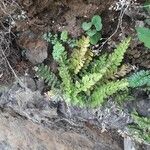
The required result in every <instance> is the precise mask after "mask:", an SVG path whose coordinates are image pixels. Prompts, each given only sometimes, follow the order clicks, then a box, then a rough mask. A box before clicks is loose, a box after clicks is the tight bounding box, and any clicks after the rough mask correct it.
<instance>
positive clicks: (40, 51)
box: [25, 39, 48, 65]
mask: <svg viewBox="0 0 150 150" xmlns="http://www.w3.org/2000/svg"><path fill="white" fill-rule="evenodd" d="M25 49H26V57H27V59H28V60H29V61H30V62H31V63H33V64H34V65H36V64H38V63H42V62H43V61H44V60H45V59H46V58H47V56H48V54H47V43H46V42H45V41H42V40H38V39H37V40H35V41H29V42H28V43H27V45H26V47H25Z"/></svg>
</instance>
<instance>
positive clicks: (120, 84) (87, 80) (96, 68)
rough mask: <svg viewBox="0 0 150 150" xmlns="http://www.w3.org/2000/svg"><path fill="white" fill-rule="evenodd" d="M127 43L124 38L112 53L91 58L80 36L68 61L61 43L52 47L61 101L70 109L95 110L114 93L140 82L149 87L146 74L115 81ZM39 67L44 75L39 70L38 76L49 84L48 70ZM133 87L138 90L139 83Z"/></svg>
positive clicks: (87, 41) (84, 41) (84, 38)
mask: <svg viewBox="0 0 150 150" xmlns="http://www.w3.org/2000/svg"><path fill="white" fill-rule="evenodd" d="M129 43H130V38H127V39H125V40H124V41H123V42H121V43H120V44H119V45H118V46H117V47H116V49H115V50H114V52H113V53H111V54H103V55H102V56H99V57H96V58H94V56H93V53H92V51H91V50H90V48H89V47H90V39H89V37H84V36H83V37H82V38H81V39H79V40H78V41H77V42H76V48H74V49H73V52H72V54H71V56H70V57H69V58H68V55H67V52H66V50H65V47H64V46H63V44H62V42H61V41H57V42H56V43H55V45H54V46H53V52H52V55H53V58H54V60H55V61H57V63H58V65H59V66H58V72H59V73H58V77H57V80H58V79H59V80H60V89H61V91H62V93H63V98H64V100H65V101H66V102H68V103H72V104H74V105H79V106H88V107H97V106H99V105H101V104H102V103H103V102H104V100H105V99H107V98H108V97H109V96H111V95H113V94H114V93H116V92H118V91H120V90H125V89H127V88H128V87H135V83H136V82H139V81H140V80H142V79H143V78H144V80H145V81H144V83H142V85H144V84H148V85H149V80H148V79H145V78H146V77H148V78H149V75H148V73H147V71H145V72H143V74H142V73H140V72H139V73H137V74H139V78H138V77H137V76H136V74H134V75H133V76H131V77H129V78H123V77H122V76H119V77H120V79H118V78H116V77H115V76H116V74H117V72H119V71H120V69H119V67H120V66H122V65H121V62H122V59H123V58H124V54H125V52H126V50H127V48H128V46H129ZM42 67H43V70H44V71H41V70H42V69H40V68H39V72H40V75H41V76H43V77H44V79H45V81H51V80H50V79H52V80H53V79H54V78H50V77H48V74H50V76H53V75H54V74H51V73H50V72H49V70H48V72H46V70H45V68H44V66H43V65H42ZM46 68H47V67H46ZM41 72H42V73H41ZM118 74H119V73H118ZM113 77H114V78H113ZM55 79H56V78H55ZM137 80H138V81H137ZM50 83H51V82H50ZM137 86H141V83H140V84H137Z"/></svg>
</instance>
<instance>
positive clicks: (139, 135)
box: [129, 112, 150, 144]
mask: <svg viewBox="0 0 150 150" xmlns="http://www.w3.org/2000/svg"><path fill="white" fill-rule="evenodd" d="M132 118H133V119H134V124H132V125H129V129H130V132H131V134H132V135H133V136H134V137H135V138H136V139H137V140H139V141H140V142H143V141H144V142H146V143H148V144H150V118H148V117H141V116H139V115H138V113H137V112H134V113H132Z"/></svg>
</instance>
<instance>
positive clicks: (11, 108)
mask: <svg viewBox="0 0 150 150" xmlns="http://www.w3.org/2000/svg"><path fill="white" fill-rule="evenodd" d="M58 105H59V107H58ZM60 105H61V108H62V107H63V103H60V102H59V104H58V103H57V102H52V101H50V100H48V99H47V98H45V97H43V96H41V94H40V93H39V92H38V91H34V92H33V91H31V90H30V89H29V88H22V87H21V86H19V85H18V84H15V85H14V86H12V87H11V88H10V89H8V90H7V91H6V92H4V93H3V94H2V93H1V97H0V149H1V150H57V149H58V150H74V149H75V150H81V149H82V150H91V149H93V150H94V149H95V150H101V149H103V150H121V149H123V138H121V137H120V136H119V135H118V134H117V132H116V131H109V132H104V133H101V128H100V127H98V126H96V125H94V124H93V123H94V120H93V119H91V121H90V120H86V119H83V118H80V119H79V118H78V121H77V118H76V117H75V116H76V115H75V113H74V116H73V115H72V116H69V115H68V114H67V111H62V110H61V109H60ZM58 109H60V110H58ZM63 110H64V108H63ZM71 114H72V113H71ZM80 116H82V115H80ZM87 116H88V113H87Z"/></svg>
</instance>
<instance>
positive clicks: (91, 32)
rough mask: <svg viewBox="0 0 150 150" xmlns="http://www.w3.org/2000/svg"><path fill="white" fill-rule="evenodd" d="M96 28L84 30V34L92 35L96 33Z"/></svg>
mask: <svg viewBox="0 0 150 150" xmlns="http://www.w3.org/2000/svg"><path fill="white" fill-rule="evenodd" d="M96 32H97V31H96V30H88V31H87V32H86V34H87V35H88V36H90V37H91V36H93V35H94V34H96Z"/></svg>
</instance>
